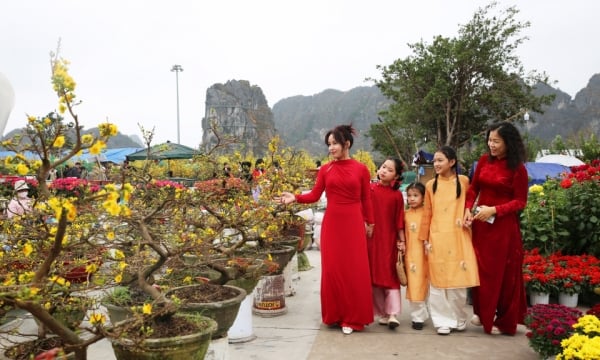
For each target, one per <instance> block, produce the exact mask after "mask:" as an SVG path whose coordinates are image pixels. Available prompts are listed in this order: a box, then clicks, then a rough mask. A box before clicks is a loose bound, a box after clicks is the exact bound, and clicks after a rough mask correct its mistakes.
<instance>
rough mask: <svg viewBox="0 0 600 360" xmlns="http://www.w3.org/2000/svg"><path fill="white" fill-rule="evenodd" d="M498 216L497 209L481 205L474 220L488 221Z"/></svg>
mask: <svg viewBox="0 0 600 360" xmlns="http://www.w3.org/2000/svg"><path fill="white" fill-rule="evenodd" d="M494 215H496V208H495V207H494V206H485V205H481V206H478V207H477V212H476V213H475V216H473V219H475V220H479V221H488V219H489V218H491V217H492V216H494Z"/></svg>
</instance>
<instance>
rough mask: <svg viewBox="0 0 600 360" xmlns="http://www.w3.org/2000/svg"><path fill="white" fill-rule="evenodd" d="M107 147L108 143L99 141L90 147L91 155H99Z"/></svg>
mask: <svg viewBox="0 0 600 360" xmlns="http://www.w3.org/2000/svg"><path fill="white" fill-rule="evenodd" d="M105 147H106V143H105V142H104V141H102V140H98V141H96V142H95V143H94V145H92V146H91V147H90V154H92V155H99V154H100V153H101V152H102V150H103V149H104V148H105Z"/></svg>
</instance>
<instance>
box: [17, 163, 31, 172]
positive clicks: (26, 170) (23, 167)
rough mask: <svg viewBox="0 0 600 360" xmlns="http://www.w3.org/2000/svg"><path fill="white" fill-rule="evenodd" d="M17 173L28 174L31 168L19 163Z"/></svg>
mask: <svg viewBox="0 0 600 360" xmlns="http://www.w3.org/2000/svg"><path fill="white" fill-rule="evenodd" d="M17 173H18V174H19V175H27V174H28V173H29V168H28V167H27V165H25V164H19V165H17Z"/></svg>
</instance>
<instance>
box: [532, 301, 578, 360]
mask: <svg viewBox="0 0 600 360" xmlns="http://www.w3.org/2000/svg"><path fill="white" fill-rule="evenodd" d="M581 315H582V313H581V311H579V310H577V309H573V308H569V307H566V306H563V305H559V304H538V305H534V306H532V307H530V308H529V309H527V314H526V316H525V326H527V329H528V331H527V334H526V336H527V338H528V339H529V346H531V348H532V349H533V350H535V352H537V353H538V354H539V355H540V356H541V357H542V358H543V359H546V358H548V357H550V356H554V355H556V354H558V353H560V352H561V345H560V344H561V341H562V340H563V339H566V338H568V337H569V336H571V334H572V333H573V331H574V330H573V324H575V323H576V322H577V319H579V317H580V316H581Z"/></svg>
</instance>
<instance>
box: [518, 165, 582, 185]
mask: <svg viewBox="0 0 600 360" xmlns="http://www.w3.org/2000/svg"><path fill="white" fill-rule="evenodd" d="M525 167H526V168H527V175H529V186H531V185H533V184H543V183H545V182H546V180H548V179H550V178H552V179H555V178H558V177H560V175H561V174H563V173H570V172H571V169H570V168H569V167H568V166H564V165H561V164H553V163H538V162H528V163H525Z"/></svg>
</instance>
